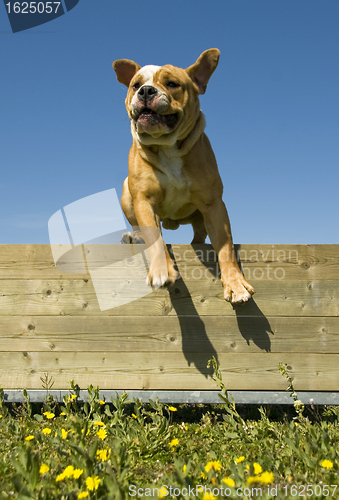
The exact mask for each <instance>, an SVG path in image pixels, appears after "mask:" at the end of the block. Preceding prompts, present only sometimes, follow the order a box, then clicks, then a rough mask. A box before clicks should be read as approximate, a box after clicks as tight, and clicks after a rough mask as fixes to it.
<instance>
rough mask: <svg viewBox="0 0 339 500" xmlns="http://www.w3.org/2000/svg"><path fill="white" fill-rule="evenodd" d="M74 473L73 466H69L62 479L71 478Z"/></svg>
mask: <svg viewBox="0 0 339 500" xmlns="http://www.w3.org/2000/svg"><path fill="white" fill-rule="evenodd" d="M73 472H74V467H73V465H69V466H68V467H66V469H65V470H64V472H63V475H64V477H72V476H73Z"/></svg>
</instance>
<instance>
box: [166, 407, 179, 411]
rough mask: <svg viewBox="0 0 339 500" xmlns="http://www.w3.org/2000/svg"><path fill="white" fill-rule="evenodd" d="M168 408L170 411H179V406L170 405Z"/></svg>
mask: <svg viewBox="0 0 339 500" xmlns="http://www.w3.org/2000/svg"><path fill="white" fill-rule="evenodd" d="M168 409H169V411H178V410H177V408H174V406H169V407H168Z"/></svg>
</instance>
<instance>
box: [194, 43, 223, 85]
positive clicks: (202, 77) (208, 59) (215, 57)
mask: <svg viewBox="0 0 339 500" xmlns="http://www.w3.org/2000/svg"><path fill="white" fill-rule="evenodd" d="M219 56H220V51H219V50H218V49H208V50H205V52H203V53H202V54H201V56H200V57H199V58H198V60H197V61H196V62H195V63H194V64H192V66H190V67H189V68H186V72H187V73H188V76H189V77H190V78H191V80H192V81H193V82H194V83H195V84H196V85H197V87H198V89H199V94H204V93H205V92H206V88H207V84H208V80H209V79H210V78H211V76H212V74H213V72H214V70H215V68H216V67H217V66H218V61H219Z"/></svg>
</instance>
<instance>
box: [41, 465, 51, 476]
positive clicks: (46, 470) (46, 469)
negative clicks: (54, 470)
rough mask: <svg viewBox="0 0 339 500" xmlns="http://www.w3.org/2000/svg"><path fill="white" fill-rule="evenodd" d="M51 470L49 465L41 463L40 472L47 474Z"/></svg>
mask: <svg viewBox="0 0 339 500" xmlns="http://www.w3.org/2000/svg"><path fill="white" fill-rule="evenodd" d="M48 471H49V467H48V465H46V464H41V465H40V470H39V472H40V474H46V473H47V472H48Z"/></svg>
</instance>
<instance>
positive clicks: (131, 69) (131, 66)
mask: <svg viewBox="0 0 339 500" xmlns="http://www.w3.org/2000/svg"><path fill="white" fill-rule="evenodd" d="M140 68H141V66H139V64H137V63H135V62H134V61H130V60H129V59H118V60H117V61H114V63H113V69H114V71H115V72H116V75H117V79H118V82H120V83H123V84H124V85H126V87H128V86H129V83H130V81H131V80H132V78H133V76H134V75H135V73H136V72H137V71H139V69H140Z"/></svg>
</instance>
